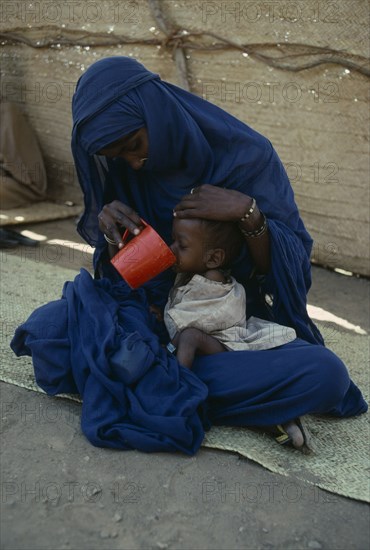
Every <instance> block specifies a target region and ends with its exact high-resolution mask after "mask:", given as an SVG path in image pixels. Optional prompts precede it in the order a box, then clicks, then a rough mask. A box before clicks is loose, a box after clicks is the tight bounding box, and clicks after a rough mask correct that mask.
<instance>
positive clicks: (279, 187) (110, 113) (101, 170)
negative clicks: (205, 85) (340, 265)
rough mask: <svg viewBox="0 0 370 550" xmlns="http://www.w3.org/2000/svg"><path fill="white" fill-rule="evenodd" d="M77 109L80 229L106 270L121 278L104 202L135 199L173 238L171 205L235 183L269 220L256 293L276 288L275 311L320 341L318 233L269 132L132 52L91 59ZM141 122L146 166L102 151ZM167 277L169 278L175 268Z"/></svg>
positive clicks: (242, 268)
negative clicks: (313, 307)
mask: <svg viewBox="0 0 370 550" xmlns="http://www.w3.org/2000/svg"><path fill="white" fill-rule="evenodd" d="M72 109H73V123H74V124H73V132H72V152H73V156H74V160H75V165H76V169H77V174H78V179H79V182H80V185H81V188H82V191H83V194H84V201H85V212H84V214H83V216H82V218H81V220H80V222H79V225H78V231H79V233H80V234H81V236H82V237H83V238H84V239H85V240H86V241H87V242H88V243H89V244H91V245H92V246H95V247H96V251H95V255H94V262H95V267H96V268H99V267H100V268H102V269H101V270H100V273H102V274H104V275H108V276H109V277H111V278H114V276H115V275H114V272H113V268H112V269H111V270H110V267H109V262H108V258H107V256H106V252H105V249H106V243H105V241H104V239H103V235H102V234H101V233H100V231H99V228H98V220H97V215H98V213H99V212H100V210H101V209H102V207H103V205H104V204H106V203H108V202H110V201H112V200H114V199H117V200H120V201H122V202H124V203H126V204H128V205H130V206H131V207H132V208H134V209H135V210H136V211H137V212H138V214H139V215H140V216H141V217H143V218H144V219H145V220H146V221H147V222H148V223H150V224H151V225H152V226H153V227H154V228H155V229H156V230H157V231H158V232H159V233H160V234H161V235H162V237H163V238H164V240H165V241H166V242H168V243H170V241H171V226H172V219H173V218H172V210H173V208H174V206H175V205H176V204H177V203H178V202H179V201H180V199H181V197H182V196H183V195H184V194H187V193H189V191H190V189H191V188H192V187H196V186H198V185H202V184H204V183H208V184H211V185H217V186H220V187H224V188H227V189H235V190H237V191H240V192H242V193H245V194H248V195H250V196H252V197H255V199H256V201H257V204H258V206H259V207H260V209H261V210H262V211H263V212H264V214H265V215H266V217H267V219H268V222H269V231H270V239H271V270H270V273H269V274H268V275H267V276H266V277H264V278H263V281H262V283H261V287H260V289H259V293H260V294H261V293H262V294H271V295H272V296H273V306H272V311H271V318H273V319H274V320H275V321H276V322H278V323H281V324H285V325H289V326H292V327H293V328H295V330H296V332H297V335H298V336H299V337H300V338H303V339H304V340H306V341H308V342H311V343H320V344H323V340H322V337H321V334H320V333H319V331H318V329H317V328H316V326H315V325H314V324H313V323H312V321H311V320H310V318H309V317H308V314H307V311H306V295H307V292H308V290H309V288H310V285H311V273H310V261H309V257H310V253H311V248H312V239H311V237H310V235H309V234H308V233H307V231H306V229H305V227H304V224H303V222H302V220H301V218H300V216H299V212H298V209H297V206H296V203H295V200H294V194H293V190H292V187H291V185H290V182H289V179H288V177H287V174H286V172H285V170H284V167H283V165H282V163H281V161H280V159H279V157H278V155H277V153H276V152H275V150H274V149H273V147H272V145H271V143H270V142H269V140H268V139H266V138H265V137H264V136H262V135H260V134H259V133H258V132H256V131H254V130H253V129H252V128H250V127H249V126H247V125H246V124H244V123H243V122H241V121H239V120H238V119H236V118H235V117H233V116H231V115H230V114H228V113H226V112H225V111H223V110H222V109H220V108H219V107H217V106H215V105H213V104H211V103H209V102H208V101H206V100H204V99H202V98H200V97H197V96H195V95H193V94H191V93H189V92H186V91H184V90H182V89H180V88H178V87H177V86H175V85H173V84H170V83H168V82H164V81H163V80H161V78H160V76H159V75H157V74H155V73H152V72H150V71H148V70H147V69H146V68H145V67H144V66H143V65H141V64H140V63H139V62H138V61H136V60H134V59H132V58H127V57H110V58H105V59H102V60H100V61H98V62H96V63H94V64H93V65H92V66H91V67H89V69H88V70H87V71H86V72H85V73H84V74H83V75H82V76H81V78H80V79H79V81H78V83H77V87H76V92H75V94H74V97H73V104H72ZM144 126H145V127H146V128H147V131H148V139H149V154H148V160H147V161H146V163H145V165H144V167H143V168H142V169H140V170H139V171H134V170H133V169H132V168H131V167H130V166H129V165H128V164H127V163H126V162H125V161H124V160H122V159H107V158H105V157H100V156H99V155H97V153H98V151H99V150H100V149H102V148H103V147H105V146H107V145H108V144H110V143H112V142H114V141H116V140H117V139H119V138H120V137H122V136H124V135H126V134H128V133H130V132H133V131H134V130H137V129H139V128H141V127H144ZM102 266H103V267H102ZM252 269H253V266H252V264H251V261H250V258H249V255H248V251H247V249H246V247H245V250H244V251H243V254H242V256H241V257H240V258H239V260H238V262H237V263H236V264H235V266H234V274H235V276H236V277H237V278H238V280H240V282H242V283H243V284H245V286H246V287H248V278H249V275H250V274H251V271H252ZM163 277H164V278H166V277H167V279H168V280H169V281H170V280H172V279H171V274H167V275H166V274H165V275H164V276H163ZM163 277H162V279H163ZM156 285H157V286H158V283H157V281H156V280H154V281H153V282H152V283H149V286H148V290H149V291H150V289H151V288H152V289H153V288H154V287H155V286H156ZM168 288H169V287H168V285H167V286H166V285H164V286H162V287H160V290H158V292H157V302H158V303H163V302H164V301H165V300H166V297H167V295H166V293H167V291H168Z"/></svg>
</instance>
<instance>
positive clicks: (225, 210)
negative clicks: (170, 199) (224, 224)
mask: <svg viewBox="0 0 370 550" xmlns="http://www.w3.org/2000/svg"><path fill="white" fill-rule="evenodd" d="M251 204H252V198H251V197H248V195H245V194H244V193H240V192H239V191H234V190H233V189H224V188H222V187H216V186H214V185H208V184H205V185H201V186H200V187H195V188H194V189H192V193H190V194H189V195H185V196H184V197H182V199H181V201H180V202H179V204H177V205H176V206H175V208H174V216H176V217H178V218H203V219H206V220H217V221H228V222H237V221H239V220H240V218H242V217H243V216H244V214H245V213H246V212H247V210H248V208H250V206H251Z"/></svg>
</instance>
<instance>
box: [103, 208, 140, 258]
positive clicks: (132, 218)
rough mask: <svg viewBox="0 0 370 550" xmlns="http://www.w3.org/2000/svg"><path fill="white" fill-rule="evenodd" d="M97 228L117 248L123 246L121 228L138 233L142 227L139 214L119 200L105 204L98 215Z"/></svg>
mask: <svg viewBox="0 0 370 550" xmlns="http://www.w3.org/2000/svg"><path fill="white" fill-rule="evenodd" d="M98 220H99V229H100V231H101V232H102V233H104V234H105V235H106V236H107V237H108V238H109V239H111V240H113V241H114V242H115V243H116V245H117V246H118V248H122V247H123V243H122V237H121V233H122V228H124V229H128V230H129V231H130V232H131V233H133V234H134V235H138V234H139V233H140V230H141V228H142V222H141V219H140V216H139V215H138V214H137V213H136V212H135V211H134V210H133V209H132V208H130V206H127V205H126V204H123V203H122V202H120V201H113V202H111V203H109V204H106V205H105V206H104V207H103V209H102V211H101V212H100V214H99V215H98Z"/></svg>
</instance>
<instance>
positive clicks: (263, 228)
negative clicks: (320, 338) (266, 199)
mask: <svg viewBox="0 0 370 550" xmlns="http://www.w3.org/2000/svg"><path fill="white" fill-rule="evenodd" d="M261 214H262V216H263V224H262V225H261V227H259V228H258V229H255V230H254V231H246V230H245V229H242V228H241V227H239V229H240V231H241V233H242V235H244V237H251V238H256V237H261V235H263V234H264V233H266V231H267V219H266V216H265V214H264V213H263V212H261Z"/></svg>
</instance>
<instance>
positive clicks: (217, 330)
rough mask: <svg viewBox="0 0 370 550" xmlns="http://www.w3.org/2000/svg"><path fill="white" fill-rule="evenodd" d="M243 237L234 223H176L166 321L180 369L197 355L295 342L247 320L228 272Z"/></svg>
mask: <svg viewBox="0 0 370 550" xmlns="http://www.w3.org/2000/svg"><path fill="white" fill-rule="evenodd" d="M242 243H243V237H242V235H241V234H240V232H239V230H238V228H237V226H236V224H233V223H230V222H215V221H209V220H202V219H175V220H174V223H173V243H172V245H171V249H172V251H173V253H174V254H175V256H176V260H177V261H176V264H175V266H174V269H175V270H176V271H177V273H178V275H177V277H176V280H175V284H174V286H173V288H172V289H171V291H170V294H169V298H168V302H167V304H166V307H165V310H164V322H165V324H166V328H167V331H168V333H169V335H170V338H171V343H170V345H169V346H168V347H169V349H170V350H171V351H175V350H176V355H177V358H178V361H179V363H180V364H181V365H183V366H185V367H188V368H191V367H192V364H193V361H194V357H195V355H196V354H200V355H210V354H213V353H219V352H222V351H226V350H230V351H239V350H263V349H271V348H275V347H277V346H281V345H283V344H286V343H288V342H291V341H292V340H294V339H295V338H296V333H295V331H294V329H292V328H290V327H285V326H282V325H278V324H276V323H272V322H270V321H266V320H264V319H259V318H257V317H249V318H248V319H247V312H246V295H245V290H244V287H243V286H242V285H241V284H240V283H238V282H237V281H236V280H235V278H234V277H231V276H230V275H228V273H227V271H226V270H227V268H228V267H229V266H230V264H231V263H232V262H233V260H235V258H236V257H237V256H238V254H239V252H240V248H241V246H242Z"/></svg>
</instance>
